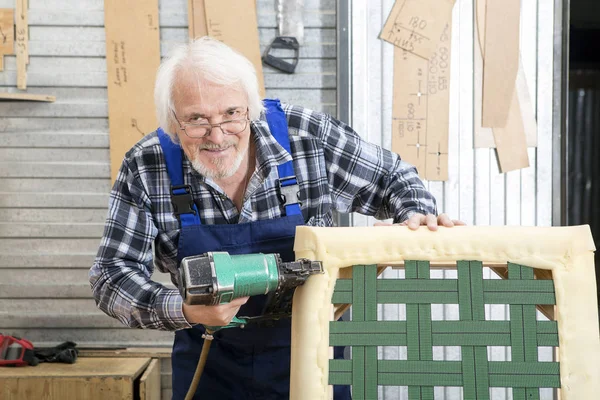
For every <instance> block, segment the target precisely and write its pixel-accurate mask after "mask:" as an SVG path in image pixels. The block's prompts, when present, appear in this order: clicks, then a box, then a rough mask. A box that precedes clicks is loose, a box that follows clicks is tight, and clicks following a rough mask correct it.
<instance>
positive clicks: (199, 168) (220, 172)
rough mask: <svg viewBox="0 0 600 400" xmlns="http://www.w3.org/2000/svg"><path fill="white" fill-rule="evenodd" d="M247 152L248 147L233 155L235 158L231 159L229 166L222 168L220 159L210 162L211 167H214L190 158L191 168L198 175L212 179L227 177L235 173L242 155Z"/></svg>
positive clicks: (240, 162) (242, 157)
mask: <svg viewBox="0 0 600 400" xmlns="http://www.w3.org/2000/svg"><path fill="white" fill-rule="evenodd" d="M247 152H248V149H246V151H244V152H238V154H237V156H236V157H235V160H234V161H233V164H232V165H231V167H229V168H224V166H223V163H222V160H220V159H217V160H215V162H213V163H212V165H213V167H216V168H215V169H211V168H208V167H207V166H206V165H204V164H203V163H201V162H200V161H198V160H197V159H195V158H194V159H193V160H192V168H194V169H195V170H196V172H198V173H199V174H200V175H202V176H204V177H206V178H209V179H212V180H219V179H225V178H229V177H231V176H233V174H235V173H236V171H237V170H238V169H239V168H240V165H241V164H242V160H243V159H244V156H245V155H246V153H247Z"/></svg>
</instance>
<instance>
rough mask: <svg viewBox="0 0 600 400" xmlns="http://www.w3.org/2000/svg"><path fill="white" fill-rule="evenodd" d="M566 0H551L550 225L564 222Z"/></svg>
mask: <svg viewBox="0 0 600 400" xmlns="http://www.w3.org/2000/svg"><path fill="white" fill-rule="evenodd" d="M570 6H571V1H570V0H554V79H553V81H554V88H553V104H552V108H553V112H552V115H553V122H552V132H553V135H552V138H553V143H552V160H553V162H552V169H553V173H552V225H568V224H569V220H568V218H567V213H566V210H568V207H569V201H568V200H569V192H568V187H569V185H568V182H567V179H568V176H567V174H568V168H567V167H568V165H569V146H568V135H569V126H568V121H567V119H568V118H567V116H568V115H569V114H568V111H569V108H568V107H569V104H568V98H569V97H568V95H569V21H570V12H569V10H570Z"/></svg>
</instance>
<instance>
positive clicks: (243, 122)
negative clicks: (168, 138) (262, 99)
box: [172, 110, 249, 139]
mask: <svg viewBox="0 0 600 400" xmlns="http://www.w3.org/2000/svg"><path fill="white" fill-rule="evenodd" d="M172 111H173V110H172ZM173 115H174V116H175V120H177V123H178V124H179V128H180V129H181V130H182V131H183V132H184V133H185V135H186V136H187V137H189V138H192V139H199V138H203V137H206V136H209V135H210V133H211V131H212V129H213V128H214V127H217V126H218V127H219V128H220V129H221V132H223V134H224V135H237V134H240V133H242V132H243V131H244V129H246V127H247V126H248V122H249V120H248V118H247V115H248V111H246V112H244V113H243V114H242V115H243V118H237V119H230V120H227V121H222V122H219V123H216V124H211V123H207V122H181V121H179V118H177V114H175V111H173Z"/></svg>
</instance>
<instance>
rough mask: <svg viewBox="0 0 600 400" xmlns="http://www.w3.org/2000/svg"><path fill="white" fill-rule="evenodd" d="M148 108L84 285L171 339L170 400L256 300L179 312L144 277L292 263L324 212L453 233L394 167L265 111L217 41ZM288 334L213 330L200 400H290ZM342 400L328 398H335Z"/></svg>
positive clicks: (243, 63)
mask: <svg viewBox="0 0 600 400" xmlns="http://www.w3.org/2000/svg"><path fill="white" fill-rule="evenodd" d="M155 102H156V111H157V116H158V120H159V124H160V128H159V129H158V130H157V131H155V132H153V133H151V134H149V135H146V136H145V137H144V138H143V139H142V140H140V141H139V142H138V143H137V144H136V145H135V146H133V148H132V149H131V150H130V151H129V152H128V153H127V154H126V155H125V158H124V160H123V164H122V166H121V169H120V171H119V174H118V177H117V180H116V182H115V185H114V187H113V189H112V192H111V197H110V206H109V213H108V218H107V221H106V227H105V231H104V236H103V238H102V242H101V245H100V248H99V251H98V256H97V258H96V260H95V262H94V265H93V266H92V268H91V271H90V282H91V285H92V289H93V292H94V296H95V299H96V302H97V304H98V306H99V307H100V309H102V310H103V311H104V312H105V313H107V314H108V315H110V316H112V317H114V318H117V319H119V320H120V321H121V322H122V323H124V324H127V325H128V326H130V327H135V328H151V329H161V330H169V331H175V342H174V346H173V354H172V366H173V396H174V398H176V399H182V398H184V396H185V393H186V392H187V390H188V387H189V385H190V382H191V380H192V376H193V374H194V370H195V368H196V364H197V362H198V358H199V354H200V349H201V347H202V343H203V339H202V334H203V328H202V325H207V326H223V325H227V324H228V323H229V322H230V321H231V319H232V318H233V317H234V316H235V315H236V314H237V313H238V311H239V312H240V315H258V314H260V313H261V311H262V309H263V306H264V298H263V297H264V296H258V297H252V298H250V299H248V298H240V299H236V300H234V301H232V302H231V303H229V304H223V305H218V306H199V305H198V306H189V305H186V304H184V303H183V302H182V298H181V296H180V294H179V292H178V291H177V290H174V289H169V288H166V287H164V286H163V285H161V284H159V283H156V282H154V281H152V280H151V275H152V272H153V270H154V267H157V268H158V269H159V270H160V271H162V272H168V273H169V274H171V279H172V281H173V282H174V283H176V282H177V274H178V272H177V266H178V263H179V262H180V260H181V259H182V258H183V257H186V256H190V255H198V254H202V253H206V252H209V251H228V252H230V253H232V254H249V253H259V252H262V253H280V254H281V256H282V258H283V260H284V261H289V260H292V259H293V257H294V255H293V250H292V249H293V242H294V234H295V229H296V226H298V225H304V224H307V225H313V226H331V225H332V222H333V220H332V212H333V211H334V210H337V211H339V212H342V213H350V212H359V213H361V214H365V215H372V216H375V217H376V218H378V219H386V218H393V220H394V222H395V223H404V224H408V225H409V227H411V228H413V229H416V228H418V226H419V225H428V226H429V228H430V229H433V230H435V229H437V226H438V224H440V225H445V226H453V225H454V224H460V222H459V221H452V220H450V219H449V218H448V217H447V216H446V215H443V214H442V215H440V216H439V217H436V205H435V200H434V198H433V197H432V195H431V194H430V193H428V192H427V191H426V190H425V188H424V187H423V184H422V182H421V181H420V180H419V178H418V176H417V172H416V171H415V169H414V168H413V167H412V166H410V165H408V164H407V163H405V162H403V161H401V160H400V158H399V157H398V156H397V155H395V154H393V153H391V152H389V151H387V150H384V149H382V148H380V147H377V146H375V145H373V144H371V143H367V142H365V141H363V140H362V139H361V138H360V136H359V135H358V134H357V133H356V132H354V131H353V130H352V129H351V128H350V127H349V126H347V125H345V124H344V123H342V122H340V121H338V120H336V119H335V118H333V117H331V116H330V115H327V114H323V113H320V112H315V111H311V110H308V109H306V108H302V107H297V106H291V105H281V104H280V103H279V101H276V100H266V101H262V100H261V98H260V96H259V89H258V84H257V79H256V72H255V70H254V67H253V66H252V64H251V63H250V62H249V61H248V60H247V59H245V58H244V57H243V56H241V55H240V54H238V53H237V52H235V51H233V50H232V49H230V48H228V47H227V46H226V45H224V44H222V43H220V42H218V41H216V40H213V39H210V38H201V39H198V40H196V41H194V42H192V43H190V44H188V45H183V46H181V47H179V48H177V49H176V50H175V51H174V52H173V54H172V55H171V56H170V57H169V58H168V59H166V60H165V61H164V62H163V63H162V65H161V67H160V69H159V71H158V75H157V78H156V87H155ZM286 187H288V189H287V190H286V193H288V196H285V197H284V196H281V190H282V188H286ZM290 188H292V190H291V191H290ZM289 193H297V196H293V195H290V194H289ZM294 197H296V198H294ZM290 326H291V322H290V319H289V318H288V319H282V320H278V321H276V322H274V323H270V324H259V323H257V324H255V325H253V324H248V326H247V327H246V328H245V329H238V328H231V329H223V330H220V331H218V332H217V333H216V334H215V340H214V343H213V349H212V350H211V352H210V353H209V358H208V361H207V364H206V368H205V370H204V374H203V376H202V379H201V381H200V384H199V386H198V389H197V391H196V397H197V398H202V399H245V398H252V399H254V398H257V399H258V398H260V399H287V398H288V396H289V369H290V365H289V364H290ZM338 353H339V352H338ZM337 355H338V356H339V354H337ZM349 397H350V392H349V389H348V387H337V388H336V390H335V398H336V399H347V398H349Z"/></svg>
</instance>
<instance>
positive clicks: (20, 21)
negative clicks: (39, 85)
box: [15, 0, 29, 90]
mask: <svg viewBox="0 0 600 400" xmlns="http://www.w3.org/2000/svg"><path fill="white" fill-rule="evenodd" d="M27 8H28V7H27V0H16V9H15V35H16V36H15V46H16V49H15V52H16V54H17V87H18V88H19V89H22V90H24V89H27V64H29V25H28V22H27V11H28V10H27Z"/></svg>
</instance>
